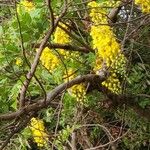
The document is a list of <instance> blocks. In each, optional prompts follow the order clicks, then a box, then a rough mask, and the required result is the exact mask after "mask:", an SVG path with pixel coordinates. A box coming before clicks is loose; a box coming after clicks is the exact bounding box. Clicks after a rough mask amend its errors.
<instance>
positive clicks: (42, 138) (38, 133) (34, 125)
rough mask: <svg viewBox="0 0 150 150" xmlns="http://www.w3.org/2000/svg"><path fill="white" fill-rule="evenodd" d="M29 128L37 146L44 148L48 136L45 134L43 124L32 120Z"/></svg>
mask: <svg viewBox="0 0 150 150" xmlns="http://www.w3.org/2000/svg"><path fill="white" fill-rule="evenodd" d="M29 128H30V129H31V131H32V135H33V138H34V141H35V142H36V143H37V146H38V147H44V146H46V145H47V142H48V135H47V133H46V132H45V127H44V122H43V121H42V120H40V119H37V118H32V119H31V123H30V126H29Z"/></svg>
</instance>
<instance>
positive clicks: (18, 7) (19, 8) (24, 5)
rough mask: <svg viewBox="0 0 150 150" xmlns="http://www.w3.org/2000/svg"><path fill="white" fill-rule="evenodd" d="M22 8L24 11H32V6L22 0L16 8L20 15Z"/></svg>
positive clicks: (30, 3)
mask: <svg viewBox="0 0 150 150" xmlns="http://www.w3.org/2000/svg"><path fill="white" fill-rule="evenodd" d="M22 8H23V9H25V11H27V12H30V11H31V10H33V9H34V4H33V2H30V1H28V0H22V1H21V2H20V3H19V5H18V6H17V12H18V13H20V11H21V9H22Z"/></svg>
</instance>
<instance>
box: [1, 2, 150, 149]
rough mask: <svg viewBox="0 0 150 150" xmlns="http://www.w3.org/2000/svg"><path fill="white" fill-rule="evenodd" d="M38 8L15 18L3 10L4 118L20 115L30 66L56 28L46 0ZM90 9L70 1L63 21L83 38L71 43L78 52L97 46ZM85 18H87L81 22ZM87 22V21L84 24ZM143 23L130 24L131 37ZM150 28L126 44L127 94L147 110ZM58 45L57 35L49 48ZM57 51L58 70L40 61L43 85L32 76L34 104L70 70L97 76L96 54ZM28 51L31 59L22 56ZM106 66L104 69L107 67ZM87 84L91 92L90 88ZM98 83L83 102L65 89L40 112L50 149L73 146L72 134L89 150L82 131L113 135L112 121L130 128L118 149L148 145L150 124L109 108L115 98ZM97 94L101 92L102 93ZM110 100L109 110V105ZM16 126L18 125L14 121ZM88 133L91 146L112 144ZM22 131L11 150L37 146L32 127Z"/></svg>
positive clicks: (118, 29) (58, 5)
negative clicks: (105, 129)
mask: <svg viewBox="0 0 150 150" xmlns="http://www.w3.org/2000/svg"><path fill="white" fill-rule="evenodd" d="M105 1H106V0H98V2H99V3H101V2H105ZM106 2H107V1H106ZM34 6H35V9H33V10H31V11H30V12H27V11H26V10H25V9H21V11H20V13H18V14H16V10H15V9H14V8H13V7H4V8H5V9H3V11H2V12H0V16H3V17H4V18H5V19H4V21H2V22H0V37H1V39H0V93H1V94H0V104H1V107H0V113H1V114H3V113H8V112H10V113H11V112H13V111H16V110H18V99H19V94H20V89H21V87H22V86H23V82H24V81H25V80H26V74H27V72H28V71H29V70H30V66H29V65H28V64H27V63H29V64H30V65H32V64H33V61H34V58H35V55H36V49H37V48H38V47H39V44H40V43H41V41H42V39H43V37H44V36H45V34H46V33H47V31H48V29H49V28H50V26H51V20H50V17H49V9H48V7H47V5H46V4H45V3H44V1H43V0H34ZM86 7H87V6H86V4H85V5H84V4H82V1H81V0H75V1H70V4H69V5H68V10H67V12H66V14H65V15H64V17H63V18H62V19H61V21H62V22H64V23H69V25H71V27H72V28H73V29H68V31H69V32H70V33H71V34H72V35H74V36H75V37H76V38H78V41H77V40H76V39H74V38H72V37H71V41H70V43H69V44H70V45H73V46H75V47H79V48H80V47H84V46H85V45H84V44H86V46H87V47H88V46H89V47H90V46H91V45H92V39H91V36H90V35H89V31H90V29H89V28H90V26H91V22H90V21H88V19H89V16H86V15H87V14H86V13H88V9H87V8H86ZM130 7H131V5H130V4H129V5H128V6H127V8H126V6H125V8H124V9H126V10H127V12H129V11H130V10H129V8H130ZM52 8H53V11H54V18H55V19H56V18H57V16H59V15H60V13H61V12H62V9H63V2H62V1H61V0H53V1H52ZM133 9H134V10H133V11H135V14H136V15H135V16H137V17H140V16H139V15H140V13H139V11H137V9H136V8H133ZM77 10H79V11H77ZM108 10H110V8H108ZM136 11H137V12H136ZM126 15H127V14H126ZM135 16H134V15H133V16H132V17H133V18H132V19H135V18H136V17H135ZM86 17H87V18H86ZM82 18H84V19H83V20H82ZM118 18H119V19H120V20H119V21H120V22H125V21H127V20H126V19H124V18H123V17H121V16H118ZM86 19H87V22H86V21H85V20H86ZM145 19H146V18H145ZM119 21H118V26H113V30H114V31H115V33H116V37H117V38H118V39H117V40H118V41H120V43H121V41H122V40H123V39H124V35H125V32H126V25H125V24H124V23H123V24H121V23H120V24H119ZM139 21H140V19H139ZM141 22H142V20H141ZM138 23H139V22H138ZM138 23H135V22H131V26H130V28H129V31H128V32H129V33H131V32H132V31H134V30H135V29H136V28H137V24H138ZM145 24H146V21H145ZM88 26H89V27H88ZM149 29H150V27H149V25H147V24H146V25H143V26H142V29H141V28H140V29H139V30H138V31H137V32H136V33H134V35H133V36H132V37H130V36H129V38H128V39H126V41H125V45H124V49H125V54H126V57H127V58H128V60H129V64H128V66H127V67H128V68H127V70H128V74H127V75H126V76H127V77H126V79H125V84H124V86H125V87H124V93H123V94H129V95H130V94H134V95H135V96H136V95H137V98H136V100H137V101H136V102H137V105H138V106H140V108H142V109H143V110H144V109H149V106H150V100H149V95H150V89H149V86H150V76H149V71H150V67H149V62H150V61H149V58H148V57H149V56H148V54H149V46H148V44H149V31H150V30H149ZM130 31H131V32H130ZM53 40H54V35H53V34H52V36H51V37H50V38H49V40H48V44H51V43H52V44H54V42H53ZM82 43H84V44H82ZM65 44H66V43H65ZM87 47H86V48H87ZM84 48H85V47H84ZM52 50H53V52H54V54H55V55H56V56H57V57H58V59H59V60H60V64H59V65H58V67H56V68H54V70H53V71H52V72H49V71H48V70H47V69H46V68H45V67H44V66H43V65H42V63H41V61H39V62H38V67H37V69H36V72H35V75H36V77H37V78H38V81H37V80H36V79H35V77H33V78H32V80H31V82H30V85H29V87H28V90H27V93H26V98H27V99H28V100H29V103H30V102H31V103H36V102H37V101H38V100H39V99H42V98H43V96H44V92H49V91H51V90H53V89H54V88H55V87H57V86H58V85H60V84H62V83H64V82H65V81H64V80H65V79H64V73H65V72H67V71H68V70H69V69H72V70H73V71H74V72H75V75H76V76H77V75H84V74H88V73H93V72H94V71H93V68H94V67H95V61H96V55H95V52H94V51H93V52H89V53H84V52H74V51H72V50H71V49H70V50H69V51H67V52H68V53H69V55H67V57H65V56H63V55H62V54H61V53H60V50H59V49H52ZM87 50H88V48H87ZM24 51H25V55H26V58H25V57H24V54H23V53H24ZM103 65H105V63H104V64H103ZM106 69H108V75H109V73H110V72H109V69H110V68H106ZM38 82H40V83H41V84H42V86H43V87H44V90H45V91H43V90H42V87H41V85H39V83H38ZM85 84H86V88H87V87H88V86H87V85H88V83H85ZM98 84H99V83H95V85H94V86H95V87H90V88H93V89H92V90H91V91H89V92H87V94H86V98H85V101H84V102H83V101H81V102H79V101H77V99H76V98H75V97H73V96H72V95H71V94H70V93H69V92H68V90H67V89H65V90H64V91H65V94H64V95H63V94H62V93H61V94H60V95H57V97H56V99H54V100H52V104H50V106H49V107H48V108H46V109H43V110H36V113H35V114H34V115H35V116H36V117H39V118H41V119H42V120H44V122H45V126H46V132H47V133H48V135H49V136H50V137H49V139H50V143H49V145H54V146H55V147H56V148H57V149H58V150H61V149H62V150H63V149H64V146H66V145H67V144H68V143H67V142H68V141H70V139H71V134H72V133H73V132H76V133H77V134H76V136H77V137H76V138H77V139H79V140H77V142H78V145H79V147H82V148H83V149H86V148H85V147H84V144H83V143H82V142H81V141H82V140H81V139H84V137H82V134H81V133H82V129H80V127H82V125H83V124H97V123H99V124H104V125H106V126H107V127H108V130H110V129H111V125H112V126H113V125H114V124H113V123H112V122H116V121H117V122H119V123H120V122H122V124H123V125H124V126H125V131H126V130H128V129H129V132H128V133H127V135H126V136H124V137H123V138H122V139H120V144H118V145H119V146H120V147H119V148H120V149H124V150H126V149H130V150H134V149H137V150H138V149H140V148H141V147H142V146H143V145H144V144H145V143H148V142H149V138H150V131H149V129H150V128H149V125H150V124H149V122H147V121H146V120H144V119H141V118H140V117H138V116H137V114H135V112H134V111H133V110H131V109H129V108H128V107H127V109H126V110H125V109H123V108H122V107H120V109H118V110H116V108H114V107H113V108H111V104H109V99H110V100H111V98H110V97H109V99H108V98H107V94H108V95H109V92H110V91H108V90H107V89H106V88H104V87H100V88H101V89H100V88H99V87H98ZM86 90H88V89H86ZM98 90H101V92H99V91H98ZM105 101H106V105H104V103H105ZM27 105H28V104H27ZM17 119H18V118H17ZM17 119H16V120H17ZM17 121H18V120H17ZM13 123H15V121H14V122H13ZM119 123H118V124H119ZM0 124H1V126H2V127H5V125H9V124H10V122H9V121H6V124H5V122H4V123H3V122H1V123H0ZM114 126H115V125H114ZM13 127H15V126H13ZM118 128H119V129H122V127H121V126H118ZM6 129H7V128H6ZM84 129H85V130H86V131H87V137H88V138H89V139H90V142H91V143H92V144H95V145H99V144H100V142H99V141H101V140H100V139H103V138H104V140H103V141H107V140H108V138H106V134H105V133H104V131H102V129H101V128H99V127H92V128H87V127H85V128H84ZM7 131H8V134H9V132H10V131H11V126H10V130H9V127H8V130H7ZM19 132H20V133H17V134H16V136H14V138H13V139H12V141H11V142H10V145H9V146H8V148H7V149H15V147H18V148H19V149H21V150H26V149H27V147H32V144H30V140H31V141H32V142H33V139H32V133H31V131H30V129H29V128H28V124H27V126H26V127H25V128H24V130H22V131H19ZM55 132H56V133H55ZM110 132H111V131H110ZM10 133H11V132H10ZM111 134H112V133H111ZM51 135H52V137H51ZM103 136H104V137H103ZM0 138H2V140H0V141H3V139H4V140H5V139H6V138H7V137H5V131H3V130H0ZM86 140H87V139H86ZM51 142H52V143H51ZM118 143H119V142H118ZM14 145H15V146H14ZM48 148H49V147H48ZM48 148H47V149H48ZM41 149H42V148H41Z"/></svg>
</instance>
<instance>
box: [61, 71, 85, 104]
mask: <svg viewBox="0 0 150 150" xmlns="http://www.w3.org/2000/svg"><path fill="white" fill-rule="evenodd" d="M75 77H76V74H75V72H74V71H73V70H72V69H69V70H68V71H67V74H65V75H64V80H65V81H66V82H68V81H70V80H72V79H74V78H75ZM68 92H69V94H70V95H71V96H73V97H75V98H76V99H77V101H79V102H83V101H84V100H85V95H86V89H85V86H84V83H80V84H76V85H74V86H72V87H71V88H69V89H68Z"/></svg>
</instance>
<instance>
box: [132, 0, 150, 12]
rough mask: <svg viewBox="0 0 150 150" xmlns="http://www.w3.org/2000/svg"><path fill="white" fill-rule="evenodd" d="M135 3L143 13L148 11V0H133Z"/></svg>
mask: <svg viewBox="0 0 150 150" xmlns="http://www.w3.org/2000/svg"><path fill="white" fill-rule="evenodd" d="M135 4H137V5H139V6H140V7H141V9H142V12H143V13H150V0H135Z"/></svg>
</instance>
